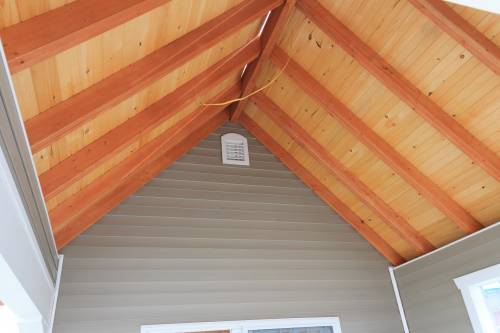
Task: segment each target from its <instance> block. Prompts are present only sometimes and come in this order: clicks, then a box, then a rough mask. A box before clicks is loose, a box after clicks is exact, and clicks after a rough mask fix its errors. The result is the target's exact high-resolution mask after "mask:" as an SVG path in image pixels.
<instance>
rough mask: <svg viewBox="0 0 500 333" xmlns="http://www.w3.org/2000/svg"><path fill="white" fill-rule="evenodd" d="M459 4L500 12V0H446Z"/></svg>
mask: <svg viewBox="0 0 500 333" xmlns="http://www.w3.org/2000/svg"><path fill="white" fill-rule="evenodd" d="M445 1H448V2H452V3H455V4H457V5H462V6H467V7H471V8H475V9H479V10H484V11H487V12H491V13H495V14H500V1H499V0H445Z"/></svg>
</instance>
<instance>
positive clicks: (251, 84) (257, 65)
mask: <svg viewBox="0 0 500 333" xmlns="http://www.w3.org/2000/svg"><path fill="white" fill-rule="evenodd" d="M296 2H297V0H286V2H285V3H284V4H283V5H281V6H280V7H278V8H276V9H274V10H273V11H272V12H271V14H270V16H269V19H268V20H267V23H266V25H265V26H264V30H263V31H262V35H261V38H260V40H261V43H262V47H261V49H262V52H261V54H260V56H259V58H257V59H256V60H255V61H253V62H252V63H251V64H250V65H248V67H247V68H246V70H245V73H244V74H243V77H242V80H241V86H242V93H241V96H247V95H248V94H250V93H251V92H252V91H253V90H254V89H255V82H256V80H257V75H258V74H259V73H260V71H261V68H262V64H263V63H264V61H265V60H266V59H267V58H269V56H270V54H271V52H272V51H273V49H274V46H275V45H276V43H277V42H278V38H279V37H280V35H281V33H282V32H283V30H284V29H285V26H286V24H287V23H288V20H289V19H290V16H291V15H292V12H293V10H294V9H295V3H296ZM247 103H248V99H244V100H241V101H238V102H236V103H234V105H231V108H232V110H233V111H232V113H231V122H237V121H238V118H239V116H240V115H241V112H242V111H243V109H244V108H245V106H246V105H247Z"/></svg>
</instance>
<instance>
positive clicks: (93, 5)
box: [0, 0, 170, 73]
mask: <svg viewBox="0 0 500 333" xmlns="http://www.w3.org/2000/svg"><path fill="white" fill-rule="evenodd" d="M169 1H170V0H106V1H102V0H77V1H74V2H72V3H70V4H67V5H65V6H61V7H59V8H57V9H54V10H51V11H48V12H46V13H45V14H42V15H38V16H35V17H33V18H31V19H29V20H27V21H24V22H21V23H18V24H16V25H13V26H11V27H8V28H6V29H4V30H3V31H2V32H1V33H0V34H1V36H2V40H3V45H4V49H5V54H6V56H7V61H8V63H9V68H10V71H11V73H17V72H19V71H21V70H23V69H25V68H27V67H30V66H32V65H34V64H36V63H37V62H40V61H42V60H44V59H47V58H48V57H51V56H53V55H55V54H57V53H59V52H62V51H64V50H66V49H69V48H70V47H72V46H75V45H78V44H79V43H81V42H83V41H85V40H87V39H89V38H92V37H94V36H97V35H99V34H101V33H103V32H105V31H106V30H109V29H112V28H114V27H116V26H118V25H120V24H122V23H124V22H126V21H128V20H131V19H133V18H134V17H137V16H139V15H142V14H144V13H146V12H148V11H150V10H152V9H154V8H156V7H158V6H161V5H163V4H166V3H167V2H169Z"/></svg>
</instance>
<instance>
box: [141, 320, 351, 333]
mask: <svg viewBox="0 0 500 333" xmlns="http://www.w3.org/2000/svg"><path fill="white" fill-rule="evenodd" d="M318 326H331V327H332V328H333V333H342V331H341V329H340V321H339V318H338V317H318V318H287V319H263V320H242V321H218V322H202V323H183V324H162V325H142V326H141V333H180V332H203V331H220V330H230V331H231V333H248V331H251V330H262V329H277V328H299V327H318Z"/></svg>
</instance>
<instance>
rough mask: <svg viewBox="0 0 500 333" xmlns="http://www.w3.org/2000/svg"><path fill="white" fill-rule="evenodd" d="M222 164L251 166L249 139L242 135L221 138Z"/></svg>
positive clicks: (229, 135) (234, 134)
mask: <svg viewBox="0 0 500 333" xmlns="http://www.w3.org/2000/svg"><path fill="white" fill-rule="evenodd" d="M221 143H222V163H223V164H236V165H250V159H249V158H248V142H247V139H246V138H245V137H244V136H243V135H240V134H236V133H227V134H224V135H223V136H222V137H221Z"/></svg>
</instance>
